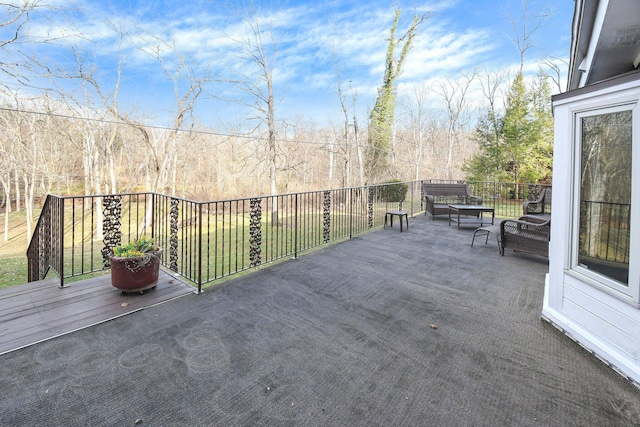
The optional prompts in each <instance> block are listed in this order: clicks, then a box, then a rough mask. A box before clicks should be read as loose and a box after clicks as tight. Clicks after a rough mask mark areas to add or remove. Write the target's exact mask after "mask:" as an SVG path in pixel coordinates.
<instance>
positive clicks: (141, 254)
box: [113, 236, 162, 265]
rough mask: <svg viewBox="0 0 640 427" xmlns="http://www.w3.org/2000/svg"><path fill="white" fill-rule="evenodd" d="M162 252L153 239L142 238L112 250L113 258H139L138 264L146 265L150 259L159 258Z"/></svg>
mask: <svg viewBox="0 0 640 427" xmlns="http://www.w3.org/2000/svg"><path fill="white" fill-rule="evenodd" d="M161 252H162V250H161V249H160V247H159V246H158V245H157V244H156V242H155V239H153V238H149V237H146V236H142V237H140V238H138V239H135V240H132V241H130V242H129V243H128V244H126V245H121V246H116V247H115V248H113V256H114V257H120V258H141V260H140V261H139V263H138V264H140V265H146V264H148V263H149V262H150V261H151V260H152V259H158V258H160V253H161Z"/></svg>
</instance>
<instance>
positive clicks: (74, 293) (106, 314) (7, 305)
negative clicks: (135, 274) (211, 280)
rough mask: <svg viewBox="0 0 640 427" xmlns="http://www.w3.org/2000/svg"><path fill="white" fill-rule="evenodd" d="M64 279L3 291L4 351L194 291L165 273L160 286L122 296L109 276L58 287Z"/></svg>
mask: <svg viewBox="0 0 640 427" xmlns="http://www.w3.org/2000/svg"><path fill="white" fill-rule="evenodd" d="M58 283H59V280H58V279H57V278H54V279H45V280H41V281H38V282H32V283H27V284H23V285H19V286H12V287H9V288H3V289H0V354H3V353H6V352H8V351H11V350H15V349H18V348H21V347H24V346H26V345H30V344H33V343H37V342H40V341H42V340H46V339H49V338H52V337H55V336H58V335H62V334H66V333H69V332H72V331H75V330H78V329H82V328H85V327H87V326H91V325H95V324H97V323H100V322H104V321H107V320H110V319H114V318H116V317H119V316H122V315H125V314H128V313H131V312H134V311H137V310H141V309H143V308H147V307H151V306H153V305H155V304H159V303H161V302H165V301H169V300H172V299H174V298H177V297H180V296H183V295H187V294H190V293H193V292H194V288H192V287H190V286H188V285H187V284H185V283H183V282H181V281H180V280H178V279H176V278H174V277H172V276H170V275H169V274H167V273H166V272H164V271H163V272H161V274H160V277H159V279H158V285H157V286H156V288H155V289H152V290H149V291H145V293H144V294H143V295H141V294H140V293H127V294H122V293H121V292H120V291H118V290H117V289H115V288H113V287H112V286H111V277H110V275H109V274H105V275H101V276H98V277H94V278H91V279H87V280H82V281H78V282H74V283H71V284H69V285H68V286H67V287H65V288H60V287H59V286H58Z"/></svg>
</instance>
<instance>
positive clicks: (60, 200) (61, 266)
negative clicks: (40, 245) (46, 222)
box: [57, 197, 64, 288]
mask: <svg viewBox="0 0 640 427" xmlns="http://www.w3.org/2000/svg"><path fill="white" fill-rule="evenodd" d="M57 200H58V203H59V204H60V207H59V213H58V215H59V216H60V222H59V227H60V229H59V230H60V246H59V250H58V254H60V260H59V261H58V262H59V264H58V268H59V270H58V273H59V274H60V288H64V199H63V198H61V197H58V198H57Z"/></svg>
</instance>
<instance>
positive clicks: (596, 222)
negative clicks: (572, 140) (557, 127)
mask: <svg viewBox="0 0 640 427" xmlns="http://www.w3.org/2000/svg"><path fill="white" fill-rule="evenodd" d="M630 108H631V107H618V108H611V109H607V110H601V111H598V112H597V114H595V112H590V113H583V114H580V115H578V117H577V119H578V121H577V123H576V124H577V129H576V130H577V131H578V135H579V138H578V139H579V141H578V142H579V146H578V150H579V153H578V155H579V157H578V161H579V168H578V172H579V174H580V175H579V179H580V183H579V185H578V187H579V188H578V190H579V205H578V210H579V212H578V215H577V236H578V239H577V266H578V268H579V269H581V270H586V271H587V272H588V273H586V274H588V275H596V276H605V277H607V278H608V279H611V280H613V281H614V282H613V283H614V284H615V285H616V287H617V286H621V287H628V286H629V256H630V247H631V203H632V198H631V194H632V192H631V185H632V177H633V176H632V142H633V132H632V128H633V127H632V122H633V112H632V110H631V109H630Z"/></svg>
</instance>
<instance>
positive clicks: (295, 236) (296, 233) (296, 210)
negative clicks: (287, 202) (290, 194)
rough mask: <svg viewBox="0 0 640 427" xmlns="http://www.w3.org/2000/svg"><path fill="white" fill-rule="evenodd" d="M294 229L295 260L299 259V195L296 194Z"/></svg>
mask: <svg viewBox="0 0 640 427" xmlns="http://www.w3.org/2000/svg"><path fill="white" fill-rule="evenodd" d="M294 200H295V206H294V220H293V223H294V227H293V230H294V231H293V259H298V203H299V200H298V193H296V194H295V198H294Z"/></svg>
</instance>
